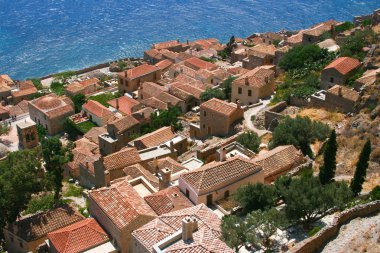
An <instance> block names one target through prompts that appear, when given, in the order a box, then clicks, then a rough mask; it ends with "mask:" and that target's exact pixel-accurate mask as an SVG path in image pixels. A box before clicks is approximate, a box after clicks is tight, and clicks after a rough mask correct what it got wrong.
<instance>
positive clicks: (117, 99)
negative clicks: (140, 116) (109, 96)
mask: <svg viewBox="0 0 380 253" xmlns="http://www.w3.org/2000/svg"><path fill="white" fill-rule="evenodd" d="M116 109H117V110H119V98H116Z"/></svg>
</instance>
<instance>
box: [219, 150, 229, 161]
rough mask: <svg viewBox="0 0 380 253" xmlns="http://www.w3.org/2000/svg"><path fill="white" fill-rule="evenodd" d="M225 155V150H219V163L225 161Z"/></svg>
mask: <svg viewBox="0 0 380 253" xmlns="http://www.w3.org/2000/svg"><path fill="white" fill-rule="evenodd" d="M226 154H227V151H226V148H225V147H222V148H221V149H220V153H219V161H220V162H224V161H225V160H226Z"/></svg>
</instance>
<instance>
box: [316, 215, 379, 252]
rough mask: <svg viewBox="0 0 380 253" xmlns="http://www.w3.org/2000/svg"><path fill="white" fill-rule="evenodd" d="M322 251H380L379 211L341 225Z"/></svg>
mask: <svg viewBox="0 0 380 253" xmlns="http://www.w3.org/2000/svg"><path fill="white" fill-rule="evenodd" d="M322 252H323V253H348V252H367V253H371V252H373V253H375V252H380V213H378V214H377V215H375V216H372V217H367V218H357V219H354V220H352V221H351V222H349V223H347V224H346V225H343V226H342V227H341V228H340V230H339V235H338V237H337V238H335V240H333V241H331V242H329V243H328V244H327V245H326V247H325V248H324V249H323V250H322Z"/></svg>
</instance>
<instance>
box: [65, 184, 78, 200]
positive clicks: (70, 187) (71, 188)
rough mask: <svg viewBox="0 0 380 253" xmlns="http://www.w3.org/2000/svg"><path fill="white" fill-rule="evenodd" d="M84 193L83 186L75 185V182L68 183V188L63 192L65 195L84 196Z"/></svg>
mask: <svg viewBox="0 0 380 253" xmlns="http://www.w3.org/2000/svg"><path fill="white" fill-rule="evenodd" d="M82 193H83V188H82V187H79V186H76V185H73V184H68V186H67V190H66V191H65V192H64V193H63V196H64V197H82Z"/></svg>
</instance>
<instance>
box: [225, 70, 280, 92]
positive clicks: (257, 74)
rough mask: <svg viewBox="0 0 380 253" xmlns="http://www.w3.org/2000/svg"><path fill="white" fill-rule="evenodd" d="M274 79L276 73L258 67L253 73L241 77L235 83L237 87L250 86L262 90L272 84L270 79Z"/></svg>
mask: <svg viewBox="0 0 380 253" xmlns="http://www.w3.org/2000/svg"><path fill="white" fill-rule="evenodd" d="M271 77H274V71H273V70H270V69H267V68H265V67H257V68H254V69H252V70H251V71H249V72H247V73H245V74H243V75H241V76H240V77H239V78H238V79H236V80H235V81H234V82H233V83H234V84H235V85H236V84H237V85H247V83H246V82H247V81H248V85H249V86H252V87H257V88H261V87H264V86H266V85H268V84H271V82H270V78H271Z"/></svg>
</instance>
